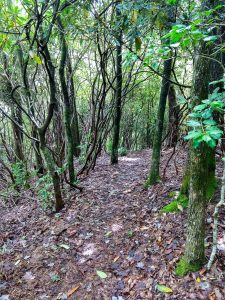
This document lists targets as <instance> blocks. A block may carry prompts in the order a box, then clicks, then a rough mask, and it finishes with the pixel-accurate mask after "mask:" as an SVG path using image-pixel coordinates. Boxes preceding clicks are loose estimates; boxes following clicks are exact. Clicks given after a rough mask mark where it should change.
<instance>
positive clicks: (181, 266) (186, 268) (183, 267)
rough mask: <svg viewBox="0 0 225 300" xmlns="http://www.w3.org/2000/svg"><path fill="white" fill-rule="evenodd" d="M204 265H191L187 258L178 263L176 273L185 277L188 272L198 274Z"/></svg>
mask: <svg viewBox="0 0 225 300" xmlns="http://www.w3.org/2000/svg"><path fill="white" fill-rule="evenodd" d="M201 266H202V263H189V262H188V261H187V259H186V258H185V257H183V258H181V260H180V261H179V262H178V263H177V266H176V269H175V273H176V275H177V276H181V277H182V276H185V275H186V274H187V273H188V272H197V271H198V270H199V269H200V268H201Z"/></svg>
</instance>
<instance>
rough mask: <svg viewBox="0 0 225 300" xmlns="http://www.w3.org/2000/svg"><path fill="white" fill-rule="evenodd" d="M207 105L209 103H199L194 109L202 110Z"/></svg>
mask: <svg viewBox="0 0 225 300" xmlns="http://www.w3.org/2000/svg"><path fill="white" fill-rule="evenodd" d="M206 107H207V104H199V105H196V106H195V107H194V111H202V110H204V109H205V108H206Z"/></svg>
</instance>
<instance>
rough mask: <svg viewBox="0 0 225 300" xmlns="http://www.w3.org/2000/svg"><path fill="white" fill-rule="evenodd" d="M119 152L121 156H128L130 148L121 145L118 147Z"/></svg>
mask: <svg viewBox="0 0 225 300" xmlns="http://www.w3.org/2000/svg"><path fill="white" fill-rule="evenodd" d="M118 154H119V156H127V154H128V150H127V149H126V148H125V147H120V148H119V149H118Z"/></svg>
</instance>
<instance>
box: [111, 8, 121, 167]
mask: <svg viewBox="0 0 225 300" xmlns="http://www.w3.org/2000/svg"><path fill="white" fill-rule="evenodd" d="M116 17H117V19H120V11H119V8H118V7H117V8H116ZM122 35H123V33H122V30H121V29H119V32H118V37H117V46H116V102H115V115H114V128H113V130H114V132H113V142H112V152H111V164H117V163H118V147H119V136H120V121H121V114H122V107H121V105H122V80H123V78H122Z"/></svg>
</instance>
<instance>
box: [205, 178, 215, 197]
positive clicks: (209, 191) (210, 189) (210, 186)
mask: <svg viewBox="0 0 225 300" xmlns="http://www.w3.org/2000/svg"><path fill="white" fill-rule="evenodd" d="M216 188H217V181H216V178H215V176H214V174H209V176H208V179H207V188H206V199H207V200H211V199H212V197H213V195H214V193H215V191H216Z"/></svg>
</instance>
